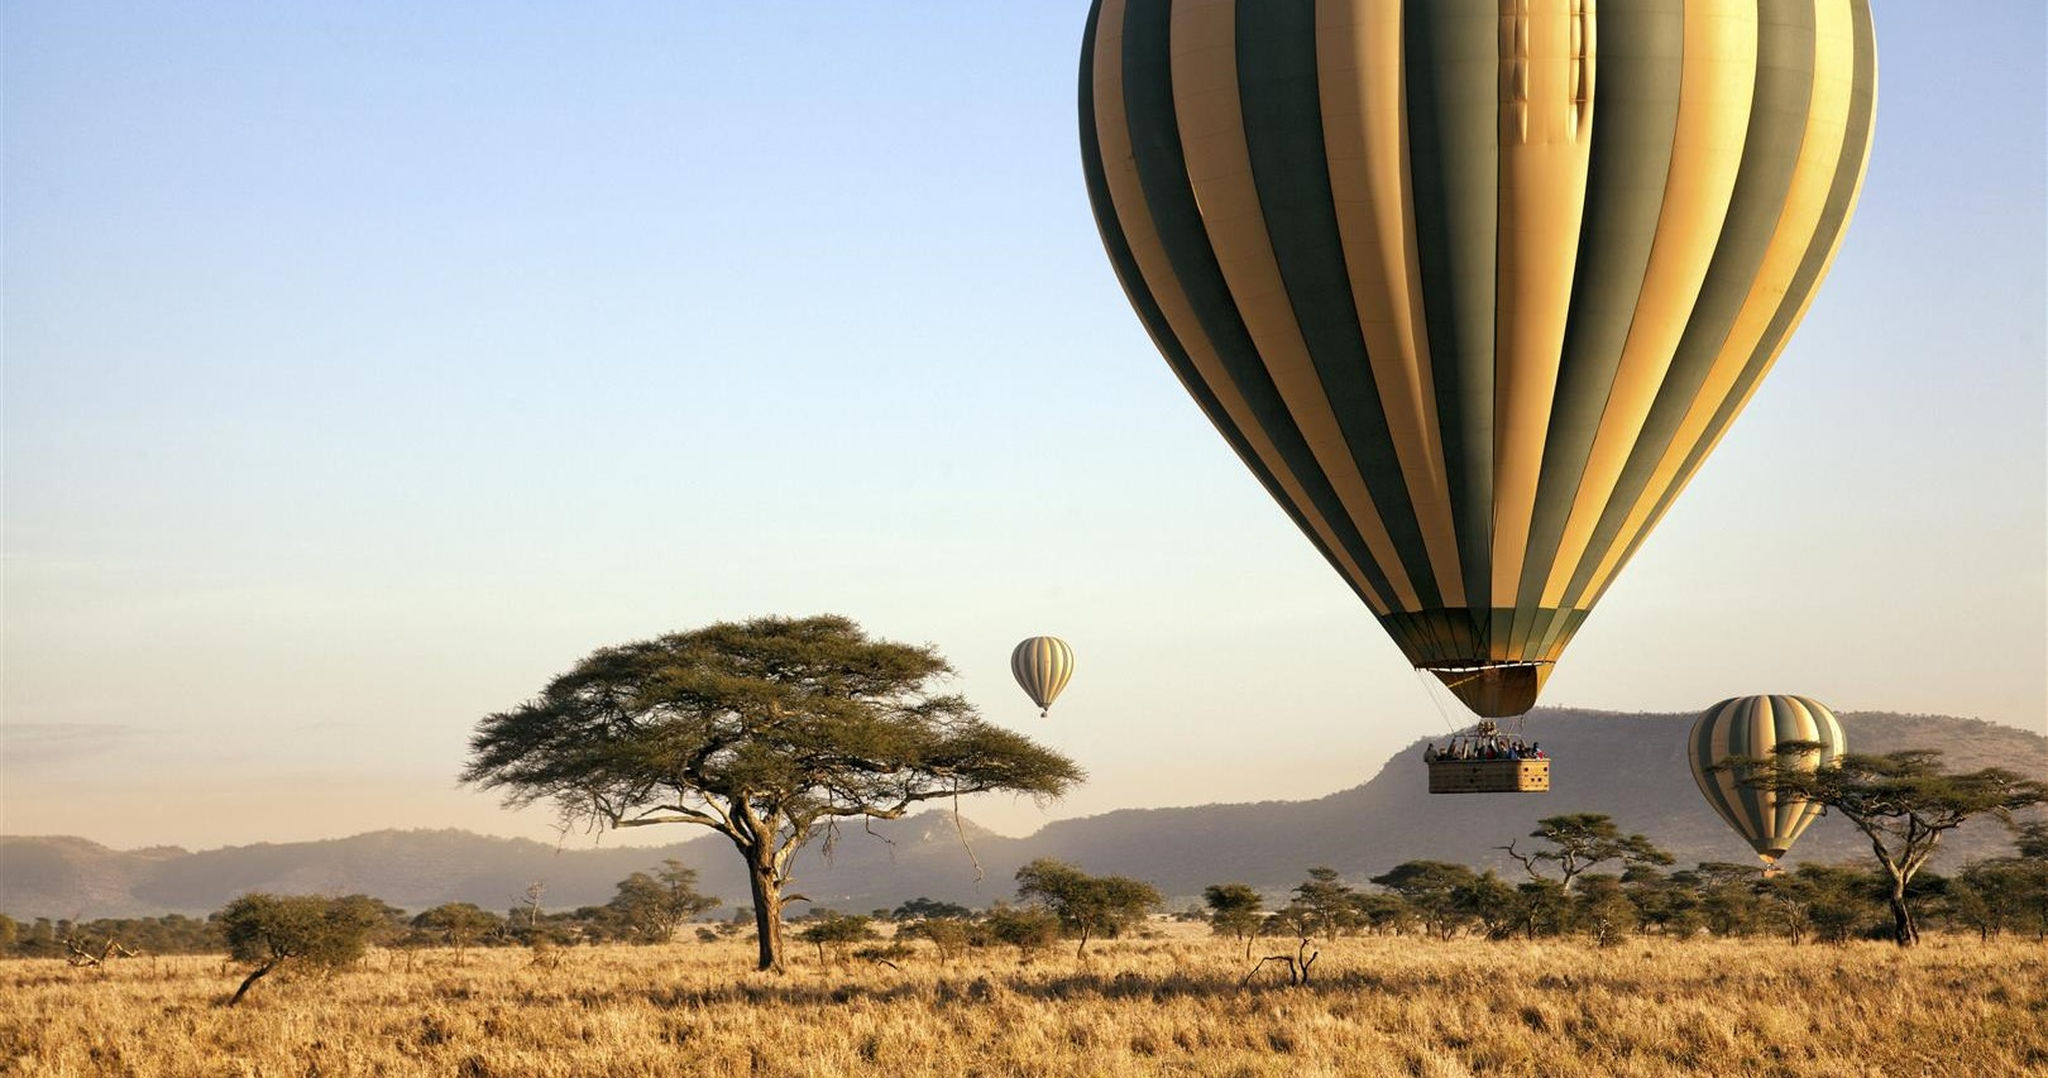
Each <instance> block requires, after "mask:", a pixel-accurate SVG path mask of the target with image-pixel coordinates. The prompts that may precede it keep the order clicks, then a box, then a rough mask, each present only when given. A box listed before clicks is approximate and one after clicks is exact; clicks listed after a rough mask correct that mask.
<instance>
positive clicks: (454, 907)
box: [412, 902, 505, 966]
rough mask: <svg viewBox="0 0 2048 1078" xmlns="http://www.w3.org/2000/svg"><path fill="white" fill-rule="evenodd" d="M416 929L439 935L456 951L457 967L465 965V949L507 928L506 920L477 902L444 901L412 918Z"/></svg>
mask: <svg viewBox="0 0 2048 1078" xmlns="http://www.w3.org/2000/svg"><path fill="white" fill-rule="evenodd" d="M412 926H413V927H414V928H417V929H419V930H421V931H422V932H428V933H432V934H433V935H436V936H439V937H440V938H441V941H442V942H444V943H446V944H447V945H448V946H449V947H451V948H453V949H454V950H455V964H456V965H458V966H459V965H461V964H462V952H463V949H464V948H466V947H468V946H469V945H470V944H472V943H475V942H476V941H477V940H480V939H482V938H484V937H485V936H487V935H489V934H490V933H492V932H497V931H500V930H502V929H503V928H504V927H505V920H504V918H502V917H499V916H498V915H497V914H495V913H492V912H491V911H489V910H487V909H484V908H483V907H481V906H478V905H477V904H476V903H474V902H444V903H442V904H441V905H439V906H435V907H434V908H433V909H430V910H424V911H422V912H421V913H420V915H419V916H417V917H414V918H413V919H412Z"/></svg>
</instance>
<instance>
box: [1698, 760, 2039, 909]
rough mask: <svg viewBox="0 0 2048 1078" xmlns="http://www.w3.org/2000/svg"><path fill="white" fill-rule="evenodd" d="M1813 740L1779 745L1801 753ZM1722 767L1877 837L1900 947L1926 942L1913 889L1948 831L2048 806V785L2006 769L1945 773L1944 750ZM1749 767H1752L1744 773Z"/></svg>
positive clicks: (1874, 846)
mask: <svg viewBox="0 0 2048 1078" xmlns="http://www.w3.org/2000/svg"><path fill="white" fill-rule="evenodd" d="M1805 745H1806V743H1804V742H1795V743H1791V744H1785V745H1779V746H1778V750H1779V752H1780V753H1786V752H1788V751H1790V752H1792V753H1794V754H1795V755H1794V757H1793V759H1796V758H1797V757H1796V753H1797V752H1798V751H1799V750H1801V749H1802V748H1804V747H1805ZM1717 769H1738V770H1737V773H1738V774H1744V775H1745V777H1744V778H1743V780H1742V784H1743V785H1744V786H1748V787H1751V788H1753V789H1758V790H1768V791H1770V792H1772V793H1774V794H1777V795H1778V796H1779V797H1780V798H1794V799H1798V800H1804V801H1811V802H1813V803H1815V804H1819V805H1824V806H1826V807H1827V808H1829V809H1832V810H1833V811H1835V812H1838V813H1840V814H1841V815H1842V817H1843V818H1844V819H1846V820H1848V821H1849V822H1850V823H1851V824H1853V825H1855V827H1856V829H1857V830H1858V831H1861V832H1863V836H1864V837H1865V838H1867V839H1869V840H1870V849H1871V853H1872V854H1874V855H1875V856H1876V858H1877V863H1878V866H1879V867H1880V868H1882V869H1883V870H1884V874H1885V878H1886V879H1887V880H1888V881H1889V883H1890V887H1889V893H1888V894H1887V895H1886V902H1887V903H1888V904H1889V905H1890V907H1891V913H1892V940H1893V942H1895V943H1897V944H1898V945H1899V946H1901V947H1910V946H1912V945H1914V944H1916V943H1918V942H1920V929H1919V926H1918V925H1917V924H1916V923H1915V921H1914V917H1913V909H1912V906H1911V895H1910V893H1909V890H1908V889H1909V886H1910V885H1911V884H1912V882H1913V877H1914V876H1915V875H1916V874H1918V873H1919V871H1920V870H1921V869H1922V868H1923V867H1925V866H1926V864H1927V860H1928V858H1930V857H1933V856H1934V851H1935V849H1936V848H1937V847H1939V846H1940V845H1941V836H1942V835H1944V834H1947V833H1948V832H1950V831H1953V830H1955V829H1956V828H1958V827H1960V826H1962V825H1963V823H1964V822H1965V821H1967V820H1969V819H1971V818H1972V817H1976V816H1983V815H1987V814H1988V815H1992V816H1996V817H1998V818H2000V819H2002V820H2004V821H2005V822H2006V823H2007V824H2008V825H2010V824H2011V823H2012V822H2013V813H2015V812H2017V811H2019V810H2021V809H2025V808H2030V807H2032V806H2035V805H2040V804H2044V803H2048V784H2044V783H2041V782H2037V781H2035V780H2033V779H2028V778H2024V777H2022V776H2020V775H2019V774H2017V773H2015V772H2012V771H2007V770H2005V769H2004V768H2000V767H1987V768H1985V769H1983V770H1981V771H1972V772H1969V773H1968V774H1961V775H1952V774H1949V773H1948V772H1947V771H1946V770H1944V768H1943V766H1942V763H1941V753H1940V752H1937V751H1935V750H1933V749H1907V750H1903V751H1900V752H1893V753H1886V754H1884V755H1882V756H1868V755H1859V754H1855V753H1848V754H1845V755H1843V756H1840V757H1838V758H1836V759H1835V760H1834V761H1832V762H1830V763H1825V764H1822V765H1821V766H1819V767H1817V768H1815V769H1814V770H1812V771H1805V770H1802V769H1801V768H1800V766H1799V765H1798V764H1796V763H1790V762H1787V760H1786V759H1785V758H1783V757H1778V758H1771V759H1756V758H1750V757H1732V758H1730V759H1728V760H1725V761H1723V762H1722V763H1721V764H1719V765H1718V767H1717ZM1745 769H1746V771H1745Z"/></svg>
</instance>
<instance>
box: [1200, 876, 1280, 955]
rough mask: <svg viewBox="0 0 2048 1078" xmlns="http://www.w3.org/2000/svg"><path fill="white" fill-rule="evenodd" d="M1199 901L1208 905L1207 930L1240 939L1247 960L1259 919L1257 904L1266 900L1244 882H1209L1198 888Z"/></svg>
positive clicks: (1258, 906)
mask: <svg viewBox="0 0 2048 1078" xmlns="http://www.w3.org/2000/svg"><path fill="white" fill-rule="evenodd" d="M1202 901H1203V902H1205V903H1207V904H1208V906H1209V929H1210V931H1212V932H1214V933H1216V934H1217V935H1219V936H1221V935H1224V934H1225V933H1228V934H1230V935H1232V936H1235V937H1237V938H1238V939H1240V940H1242V941H1244V958H1245V961H1247V962H1249V961H1251V958H1252V937H1253V936H1255V935H1257V934H1258V931H1259V921H1260V920H1261V919H1262V918H1261V917H1260V916H1259V908H1260V907H1261V906H1264V905H1265V904H1266V900H1265V899H1264V898H1262V897H1260V895H1259V893H1258V892H1257V891H1256V890H1253V889H1252V885H1251V884H1248V883H1212V884H1210V885H1209V886H1207V887H1204V888H1203V889H1202Z"/></svg>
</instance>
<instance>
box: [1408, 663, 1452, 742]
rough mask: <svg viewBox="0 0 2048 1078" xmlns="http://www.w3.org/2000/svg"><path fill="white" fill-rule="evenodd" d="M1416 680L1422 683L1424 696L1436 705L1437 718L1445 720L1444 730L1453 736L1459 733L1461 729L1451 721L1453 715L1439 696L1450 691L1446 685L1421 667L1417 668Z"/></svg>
mask: <svg viewBox="0 0 2048 1078" xmlns="http://www.w3.org/2000/svg"><path fill="white" fill-rule="evenodd" d="M1415 680H1417V681H1419V682H1421V683H1422V695H1424V696H1426V697H1428V698H1429V702H1430V703H1432V704H1434V705H1436V713H1437V717H1438V718H1441V719H1442V720H1444V728H1445V729H1447V730H1449V731H1450V732H1451V733H1453V734H1455V733H1457V732H1458V730H1459V729H1460V727H1459V726H1458V724H1457V723H1455V722H1452V721H1451V713H1450V711H1449V709H1447V708H1445V707H1444V700H1443V696H1442V695H1439V694H1440V693H1441V694H1448V693H1449V692H1450V690H1449V689H1447V688H1445V687H1444V683H1443V682H1441V681H1439V680H1437V678H1436V677H1435V675H1433V674H1431V673H1429V672H1428V671H1427V670H1424V669H1423V668H1422V667H1419V666H1418V667H1416V668H1415Z"/></svg>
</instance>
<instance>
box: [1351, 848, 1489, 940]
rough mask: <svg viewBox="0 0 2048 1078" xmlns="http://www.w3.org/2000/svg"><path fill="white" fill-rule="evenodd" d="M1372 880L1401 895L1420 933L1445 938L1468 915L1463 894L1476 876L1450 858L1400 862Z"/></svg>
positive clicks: (1462, 922) (1448, 937)
mask: <svg viewBox="0 0 2048 1078" xmlns="http://www.w3.org/2000/svg"><path fill="white" fill-rule="evenodd" d="M1372 882H1374V883H1376V884H1379V885H1380V886H1381V887H1384V888H1386V889H1387V890H1389V891H1392V892H1394V893H1395V894H1397V895H1400V896H1401V900H1402V901H1403V902H1406V903H1407V904H1408V908H1409V910H1411V911H1412V912H1413V913H1414V914H1415V917H1416V919H1417V920H1419V921H1421V922H1422V930H1423V932H1425V933H1427V934H1428V935H1431V936H1435V937H1436V938H1438V939H1445V940H1447V939H1450V938H1451V936H1453V935H1454V934H1456V933H1457V931H1458V926H1460V925H1462V924H1464V923H1465V922H1466V920H1468V919H1469V918H1470V916H1471V913H1470V910H1469V909H1468V904H1467V903H1466V902H1465V901H1464V895H1465V893H1466V891H1467V890H1468V889H1470V888H1471V887H1472V886H1473V885H1475V884H1477V883H1478V882H1479V877H1478V876H1476V875H1474V874H1473V872H1472V870H1471V869H1469V868H1466V867H1465V866H1464V865H1459V864H1453V863H1451V862H1449V861H1403V862H1401V863H1400V864H1398V865H1395V866H1394V867H1393V868H1391V869H1389V870H1387V872H1386V874H1385V875H1381V876H1374V877H1373V878H1372Z"/></svg>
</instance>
